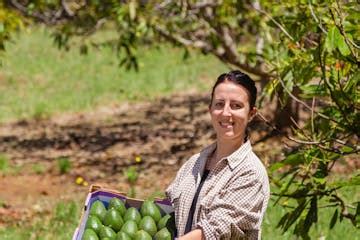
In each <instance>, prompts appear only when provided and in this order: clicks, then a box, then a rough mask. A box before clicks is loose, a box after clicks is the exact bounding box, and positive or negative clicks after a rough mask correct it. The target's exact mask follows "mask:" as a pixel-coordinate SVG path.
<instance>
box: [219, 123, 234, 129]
mask: <svg viewBox="0 0 360 240" xmlns="http://www.w3.org/2000/svg"><path fill="white" fill-rule="evenodd" d="M219 125H220V126H221V127H223V128H232V127H233V126H234V123H233V122H219Z"/></svg>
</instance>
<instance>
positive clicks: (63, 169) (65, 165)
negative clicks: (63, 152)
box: [57, 157, 71, 174]
mask: <svg viewBox="0 0 360 240" xmlns="http://www.w3.org/2000/svg"><path fill="white" fill-rule="evenodd" d="M57 165H58V168H59V172H60V174H66V173H68V172H69V171H70V170H71V162H70V159H69V158H68V157H60V158H58V159H57Z"/></svg>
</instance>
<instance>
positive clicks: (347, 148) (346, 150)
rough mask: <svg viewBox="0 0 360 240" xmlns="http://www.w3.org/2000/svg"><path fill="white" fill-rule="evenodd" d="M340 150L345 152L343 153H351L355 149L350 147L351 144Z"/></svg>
mask: <svg viewBox="0 0 360 240" xmlns="http://www.w3.org/2000/svg"><path fill="white" fill-rule="evenodd" d="M340 151H341V152H343V153H350V152H352V151H354V149H353V148H352V147H349V146H343V147H342V148H341V149H340Z"/></svg>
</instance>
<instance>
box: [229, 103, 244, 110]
mask: <svg viewBox="0 0 360 240" xmlns="http://www.w3.org/2000/svg"><path fill="white" fill-rule="evenodd" d="M242 107H243V105H242V104H240V103H232V104H231V108H232V109H240V108H242Z"/></svg>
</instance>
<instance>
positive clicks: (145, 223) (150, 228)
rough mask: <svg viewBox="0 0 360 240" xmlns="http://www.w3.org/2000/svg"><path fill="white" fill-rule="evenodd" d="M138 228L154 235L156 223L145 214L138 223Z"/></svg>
mask: <svg viewBox="0 0 360 240" xmlns="http://www.w3.org/2000/svg"><path fill="white" fill-rule="evenodd" d="M139 228H140V229H142V230H144V231H146V232H147V233H149V234H150V235H151V236H154V235H155V233H156V232H157V228H156V223H155V221H154V219H153V218H152V217H150V216H145V217H143V219H141V221H140V223H139Z"/></svg>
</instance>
